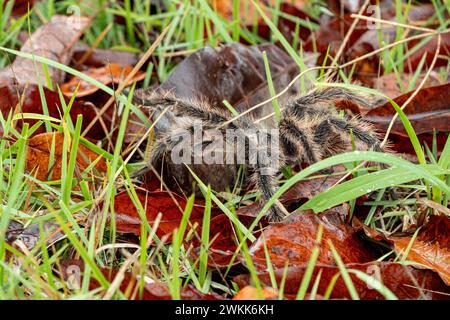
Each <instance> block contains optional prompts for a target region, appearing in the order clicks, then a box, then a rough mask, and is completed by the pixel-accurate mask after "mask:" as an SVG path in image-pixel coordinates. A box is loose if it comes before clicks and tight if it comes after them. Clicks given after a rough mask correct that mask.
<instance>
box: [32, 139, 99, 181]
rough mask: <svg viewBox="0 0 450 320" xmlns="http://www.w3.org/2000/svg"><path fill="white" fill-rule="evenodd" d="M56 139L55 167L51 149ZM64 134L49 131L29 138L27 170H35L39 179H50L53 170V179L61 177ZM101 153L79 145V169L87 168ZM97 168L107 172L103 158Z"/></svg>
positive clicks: (34, 172)
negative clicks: (51, 162) (51, 159)
mask: <svg viewBox="0 0 450 320" xmlns="http://www.w3.org/2000/svg"><path fill="white" fill-rule="evenodd" d="M53 139H55V152H54V159H53V160H54V162H53V163H54V164H53V167H49V162H50V152H51V151H50V150H51V146H52V141H53ZM63 142H64V134H63V133H61V132H48V133H41V134H38V135H36V136H34V137H32V138H30V139H29V140H28V146H27V152H26V170H27V171H28V172H33V174H34V175H35V176H36V178H37V179H39V180H43V181H45V180H48V177H49V173H51V172H53V173H52V175H51V177H52V179H53V180H57V179H60V178H61V166H62V163H61V159H62V151H63ZM98 157H99V155H98V154H97V153H95V152H93V151H91V150H90V149H88V148H87V147H85V146H84V145H82V144H79V145H78V152H77V160H76V162H77V167H78V169H79V170H81V171H82V170H84V169H86V168H87V167H88V166H89V164H90V163H91V162H93V161H94V160H96V159H97V158H98ZM95 168H96V169H97V170H99V171H102V172H106V163H105V160H104V159H103V158H101V159H100V160H99V161H98V162H97V164H96V165H95Z"/></svg>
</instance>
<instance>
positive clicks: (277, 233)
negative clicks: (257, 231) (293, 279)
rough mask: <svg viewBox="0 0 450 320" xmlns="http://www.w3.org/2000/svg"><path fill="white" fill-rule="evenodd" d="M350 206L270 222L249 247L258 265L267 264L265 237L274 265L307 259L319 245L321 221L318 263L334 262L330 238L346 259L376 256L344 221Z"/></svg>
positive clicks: (295, 215)
mask: <svg viewBox="0 0 450 320" xmlns="http://www.w3.org/2000/svg"><path fill="white" fill-rule="evenodd" d="M348 210H349V206H348V205H347V204H344V205H342V206H339V207H336V208H333V209H330V210H327V211H325V212H323V213H321V214H314V213H313V212H310V211H298V212H295V213H293V214H291V215H290V216H289V217H288V218H287V219H286V220H285V221H283V222H280V223H276V224H271V225H270V226H269V227H267V229H265V230H264V231H263V233H262V235H261V236H260V237H259V239H258V240H257V241H256V242H255V243H254V244H253V245H252V247H251V248H250V251H251V253H252V258H253V263H254V264H255V267H256V268H257V269H258V270H263V269H265V268H267V265H266V255H265V250H264V244H263V241H264V240H265V242H266V246H267V249H268V251H269V256H270V261H271V263H272V264H273V265H274V266H275V267H278V268H282V267H284V265H285V264H286V263H288V265H290V266H292V265H302V264H305V263H308V261H309V259H310V256H311V252H312V249H313V248H314V247H315V245H316V244H315V239H316V235H317V231H318V227H319V224H321V225H322V226H323V237H322V245H321V246H320V252H319V257H318V263H323V264H333V263H334V256H333V254H332V252H331V250H330V249H329V247H328V245H326V241H327V240H331V241H332V243H333V245H334V246H335V248H336V250H337V251H338V253H339V255H340V256H341V258H342V260H343V261H344V263H364V262H368V261H372V260H374V259H376V256H375V254H374V253H373V250H370V248H369V247H368V246H367V245H366V244H365V243H364V242H363V241H362V240H361V239H360V238H359V236H358V234H357V232H356V230H355V229H353V228H352V227H351V226H349V225H347V224H345V223H344V222H343V218H342V216H346V215H347V214H348Z"/></svg>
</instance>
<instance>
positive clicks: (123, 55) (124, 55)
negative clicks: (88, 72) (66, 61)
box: [72, 44, 140, 68]
mask: <svg viewBox="0 0 450 320" xmlns="http://www.w3.org/2000/svg"><path fill="white" fill-rule="evenodd" d="M85 55H87V56H86V57H85ZM139 58H140V55H139V54H137V53H132V52H128V51H119V50H112V49H98V48H96V49H93V50H92V49H91V48H90V47H88V46H86V45H83V44H81V45H77V46H76V47H75V49H74V51H73V58H72V59H73V60H74V61H75V63H76V64H79V63H80V60H81V59H85V60H84V61H83V63H82V65H83V66H88V67H91V68H100V67H103V66H105V65H107V64H108V63H116V64H119V65H121V66H128V65H131V66H134V65H135V64H136V63H138V61H139Z"/></svg>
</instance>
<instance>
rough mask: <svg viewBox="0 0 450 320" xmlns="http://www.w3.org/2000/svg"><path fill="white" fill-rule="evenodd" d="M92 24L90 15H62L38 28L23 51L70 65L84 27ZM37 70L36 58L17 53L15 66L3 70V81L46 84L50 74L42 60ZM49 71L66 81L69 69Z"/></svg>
mask: <svg viewBox="0 0 450 320" xmlns="http://www.w3.org/2000/svg"><path fill="white" fill-rule="evenodd" d="M88 24H89V19H88V18H86V17H76V16H58V15H55V16H53V17H52V19H51V21H50V22H49V23H47V24H45V25H43V26H41V27H40V28H39V29H37V30H36V31H35V32H34V33H33V35H32V36H31V39H29V40H28V41H27V42H26V43H25V44H24V45H23V46H22V48H21V49H20V51H21V52H26V53H34V54H36V55H39V56H42V57H45V58H48V59H52V60H55V61H57V62H59V63H62V64H64V65H68V64H69V62H70V59H71V57H72V49H73V46H74V45H75V44H76V42H77V41H78V39H79V38H80V36H81V34H82V32H83V30H84V29H85V28H86V27H87V25H88ZM36 69H37V72H38V74H39V76H37V74H36V71H35V65H34V61H33V60H32V59H27V58H22V57H17V58H16V59H15V60H14V62H13V63H12V65H11V66H7V67H5V68H4V69H2V70H0V84H1V85H4V84H9V83H19V84H27V83H28V84H38V81H39V82H40V83H41V84H43V85H45V84H46V77H45V72H44V69H43V66H42V64H41V63H38V62H36ZM48 74H49V76H50V79H51V80H52V81H53V83H54V84H58V83H62V82H63V81H64V77H65V72H64V71H62V70H60V69H56V68H53V67H50V66H49V67H48Z"/></svg>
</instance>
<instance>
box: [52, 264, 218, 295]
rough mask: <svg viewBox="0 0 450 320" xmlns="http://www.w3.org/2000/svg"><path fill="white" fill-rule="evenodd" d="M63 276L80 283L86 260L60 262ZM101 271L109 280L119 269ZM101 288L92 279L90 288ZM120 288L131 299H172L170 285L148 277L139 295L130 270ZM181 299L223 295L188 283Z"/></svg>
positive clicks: (102, 269) (71, 282) (182, 291)
mask: <svg viewBox="0 0 450 320" xmlns="http://www.w3.org/2000/svg"><path fill="white" fill-rule="evenodd" d="M60 264H61V269H62V277H63V279H64V280H65V281H67V282H68V283H69V284H70V285H71V286H74V285H75V286H76V285H80V284H81V283H82V281H83V271H84V262H83V261H82V260H73V259H68V260H63V261H61V262H60ZM100 271H101V272H102V274H103V275H104V277H105V278H106V280H107V281H108V282H110V283H111V282H112V281H114V279H115V278H116V277H117V276H118V273H119V270H118V269H107V268H100ZM97 288H100V283H99V282H98V281H97V280H95V279H91V280H90V283H89V290H94V289H97ZM119 289H120V291H121V292H122V293H124V294H126V297H127V298H128V299H130V300H172V296H171V294H170V290H169V287H168V286H167V285H166V284H163V283H160V282H155V281H154V280H152V279H150V278H148V277H146V278H145V284H144V290H143V294H142V296H141V297H140V296H139V280H138V278H137V277H136V276H135V275H134V274H133V273H132V272H130V271H126V272H125V273H124V274H123V280H122V281H121V282H120V286H119ZM180 297H181V300H223V297H222V296H220V295H218V294H216V293H208V294H205V293H201V292H200V291H198V290H197V289H196V288H195V287H194V286H193V285H190V284H189V285H187V286H184V287H182V288H180Z"/></svg>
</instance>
